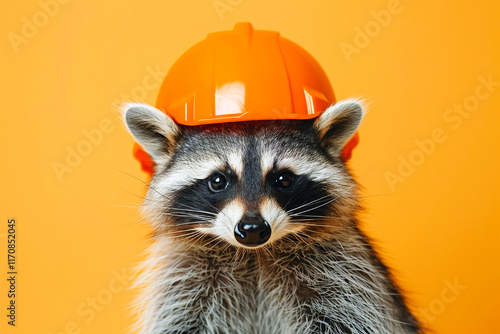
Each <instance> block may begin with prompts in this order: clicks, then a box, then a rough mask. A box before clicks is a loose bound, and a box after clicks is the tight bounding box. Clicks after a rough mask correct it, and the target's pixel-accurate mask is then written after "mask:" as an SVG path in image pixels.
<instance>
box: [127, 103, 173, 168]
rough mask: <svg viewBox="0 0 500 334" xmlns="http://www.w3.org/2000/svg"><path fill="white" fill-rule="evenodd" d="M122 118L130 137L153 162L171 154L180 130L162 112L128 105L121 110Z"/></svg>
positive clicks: (131, 104)
mask: <svg viewBox="0 0 500 334" xmlns="http://www.w3.org/2000/svg"><path fill="white" fill-rule="evenodd" d="M123 118H124V120H125V125H126V126H127V128H128V130H129V131H130V133H131V134H132V136H134V138H135V140H136V141H137V142H138V143H139V145H141V146H142V148H143V149H144V150H145V151H146V152H147V153H148V154H149V155H150V156H151V158H152V159H153V161H155V162H157V160H158V158H160V157H161V156H164V155H167V156H169V155H171V154H172V152H173V151H174V149H175V146H176V144H177V137H178V135H179V133H180V130H179V127H178V126H177V124H176V123H175V122H174V121H173V120H172V119H171V118H170V117H168V116H167V115H166V114H165V113H164V112H162V111H160V110H158V109H156V108H154V107H151V106H149V105H147V104H137V103H129V104H126V105H125V108H124V109H123Z"/></svg>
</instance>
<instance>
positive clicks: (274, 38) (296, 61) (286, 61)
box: [134, 23, 357, 174]
mask: <svg viewBox="0 0 500 334" xmlns="http://www.w3.org/2000/svg"><path fill="white" fill-rule="evenodd" d="M333 103H335V95H334V93H333V89H332V86H331V84H330V81H329V80H328V77H327V75H326V73H325V72H324V70H323V69H322V68H321V66H320V65H319V63H318V62H317V61H316V60H315V59H314V58H313V56H311V55H310V54H309V53H308V52H307V51H306V50H304V49H303V48H302V47H300V46H299V45H297V44H296V43H294V42H292V41H290V40H288V39H286V38H283V37H281V36H280V34H279V33H278V32H276V31H267V30H254V29H253V27H252V25H251V24H250V23H237V24H236V25H235V26H234V29H233V30H229V31H221V32H216V33H211V34H208V35H207V38H206V39H205V40H203V41H201V42H199V43H197V44H196V45H194V46H193V47H191V48H190V49H189V50H187V51H186V52H185V53H184V54H183V55H182V56H181V57H180V58H179V59H178V60H177V61H176V62H175V63H174V64H173V66H172V67H171V68H170V70H169V71H168V73H167V75H166V77H165V79H164V81H163V83H162V85H161V88H160V91H159V93H158V98H157V100H156V108H158V109H160V110H162V111H163V112H165V113H167V114H168V115H169V116H170V117H171V118H172V119H173V120H174V121H175V122H177V123H178V124H182V125H188V126H196V125H202V124H214V123H225V122H239V121H255V120H272V119H310V118H314V117H317V116H319V114H320V113H321V112H322V111H323V110H325V109H326V108H327V107H328V106H329V105H331V104H333ZM355 139H356V141H355V142H356V143H357V135H356V136H355ZM347 146H352V142H351V145H346V147H347ZM354 146H355V145H354ZM351 150H352V147H351V149H350V150H349V152H348V154H344V153H343V157H344V158H348V157H349V156H350V151H351ZM134 156H135V157H136V159H138V160H139V161H140V162H141V165H142V169H143V170H144V171H146V172H148V173H150V174H152V173H153V168H154V164H153V163H152V161H151V160H150V158H149V156H148V155H147V153H145V152H144V151H143V150H142V148H141V147H140V146H139V145H137V144H136V145H135V146H134Z"/></svg>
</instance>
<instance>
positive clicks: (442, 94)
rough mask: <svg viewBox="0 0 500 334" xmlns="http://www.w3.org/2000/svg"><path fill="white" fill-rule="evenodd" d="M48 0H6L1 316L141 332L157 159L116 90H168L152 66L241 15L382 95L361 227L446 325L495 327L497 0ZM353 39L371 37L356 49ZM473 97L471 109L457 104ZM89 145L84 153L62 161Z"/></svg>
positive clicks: (364, 152)
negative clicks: (139, 268)
mask: <svg viewBox="0 0 500 334" xmlns="http://www.w3.org/2000/svg"><path fill="white" fill-rule="evenodd" d="M61 1H62V0H61ZM45 3H47V4H53V3H54V0H42V1H40V2H38V1H35V0H29V1H27V0H25V1H16V2H9V3H8V4H7V3H4V8H3V10H2V12H3V13H4V14H3V15H2V16H3V17H2V20H1V23H0V36H3V37H2V38H1V39H0V46H1V50H2V52H1V55H0V57H1V61H0V66H1V68H2V71H1V73H2V76H1V79H0V83H1V85H2V86H1V87H0V88H1V89H0V94H1V102H2V104H3V107H2V111H1V115H2V120H1V121H0V140H1V141H0V142H1V143H2V149H1V152H2V160H1V164H0V166H1V167H0V168H1V173H0V180H1V192H0V217H1V222H2V223H1V224H0V237H1V245H0V254H1V255H0V259H2V260H1V264H0V268H1V275H0V278H1V279H0V296H2V297H1V298H0V303H1V304H0V309H1V310H2V311H1V315H2V316H1V318H0V319H2V320H1V321H0V331H1V332H2V333H42V334H49V333H52V334H56V333H58V334H59V333H94V334H98V333H109V332H112V333H125V332H126V330H127V328H128V326H130V325H131V324H132V317H131V316H130V315H129V313H128V309H127V307H128V305H129V303H130V302H131V301H132V300H133V297H134V295H135V292H134V291H133V290H128V289H125V288H127V287H128V286H129V285H130V284H129V280H128V276H127V275H122V274H124V273H125V274H126V273H127V272H128V271H127V269H128V268H132V267H133V266H134V265H135V264H136V263H137V262H138V261H140V260H141V259H142V252H143V250H144V249H145V247H146V245H147V241H146V235H147V232H148V229H147V226H146V225H144V224H141V223H138V222H137V220H138V218H139V216H138V213H137V206H138V205H139V203H140V201H141V200H140V197H141V196H142V195H143V193H144V185H143V184H142V182H141V181H142V180H145V178H146V177H145V175H144V174H143V173H141V172H140V170H139V167H138V164H137V163H136V162H135V161H134V160H133V158H132V155H131V147H132V139H131V137H130V136H129V135H128V134H127V133H126V132H125V130H124V127H123V125H122V124H121V121H120V119H119V116H118V113H117V109H116V107H115V104H117V103H120V101H130V100H134V99H135V100H139V101H143V102H146V103H150V104H153V103H154V101H155V97H156V93H157V90H158V82H157V80H156V81H155V80H154V78H155V77H154V76H153V75H152V74H151V73H150V72H158V69H160V72H166V71H167V70H168V68H169V67H170V66H171V65H172V63H173V62H174V61H175V60H176V59H177V57H178V56H180V55H181V54H182V52H184V51H185V50H186V49H187V48H188V47H190V46H191V45H193V44H194V43H196V42H198V41H199V40H201V39H203V38H204V37H205V35H206V34H207V33H209V32H213V31H218V30H226V29H231V28H232V27H233V25H234V23H236V22H239V21H250V22H252V23H253V25H254V27H255V28H256V29H269V30H277V31H280V32H281V33H282V35H283V36H285V37H287V38H290V39H291V40H293V41H295V42H297V43H298V44H300V45H302V46H303V47H304V48H305V49H307V50H308V51H309V52H310V53H311V54H313V55H314V56H315V57H316V58H317V59H318V61H319V62H320V63H321V64H322V65H323V67H324V69H325V71H326V72H327V73H328V75H329V77H330V79H331V81H332V84H333V86H334V89H335V92H336V95H337V98H338V99H343V98H347V97H353V96H354V97H356V96H361V97H363V98H364V99H365V100H366V101H367V102H369V103H370V106H369V108H368V114H367V116H366V118H365V120H364V122H363V124H362V127H361V130H360V133H361V144H360V146H359V147H358V148H357V149H356V151H355V152H354V158H353V160H352V163H351V165H352V168H353V171H354V173H355V174H356V175H357V176H358V179H359V180H360V182H361V183H362V184H363V186H364V191H363V195H364V202H365V205H366V207H367V212H366V214H364V221H365V223H364V225H363V228H364V230H365V231H367V233H368V234H369V235H370V236H372V237H373V238H374V239H375V240H376V242H377V245H378V249H379V250H380V251H381V253H382V254H383V257H384V259H385V260H386V261H387V263H388V264H389V265H390V266H391V267H392V268H393V269H394V271H395V273H396V276H397V278H398V281H399V282H400V283H401V285H402V286H403V288H404V289H405V290H406V291H408V293H407V296H408V297H409V299H410V301H411V305H412V306H413V307H414V309H415V310H416V313H417V314H418V315H419V317H420V319H422V320H423V321H424V322H425V323H426V324H428V326H429V327H430V328H431V329H433V330H434V331H435V332H436V333H454V334H457V333H494V332H498V321H497V319H498V316H499V310H500V307H499V306H500V305H499V300H500V296H499V289H498V282H500V274H499V263H498V258H499V255H500V249H499V244H500V243H499V241H500V231H499V225H498V221H499V215H498V204H499V202H498V170H499V169H500V166H499V159H498V155H497V153H498V142H499V138H498V137H499V136H498V133H499V131H498V124H499V121H500V119H499V116H498V115H499V111H498V110H499V107H500V103H499V102H500V86H499V85H496V86H492V87H486V86H484V84H481V81H480V80H481V79H479V78H484V79H486V80H487V79H488V78H489V77H491V80H493V81H494V82H497V83H498V82H499V81H500V71H499V59H500V58H499V53H498V51H499V48H500V39H499V36H500V29H499V28H500V25H499V21H500V17H499V16H500V15H499V13H500V6H499V2H498V1H494V0H492V1H465V0H464V1H427V0H418V1H407V0H401V1H400V2H399V5H397V6H395V7H394V6H393V5H391V4H390V2H389V1H348V0H343V1H339V0H334V1H300V2H299V1H255V0H252V1H250V0H231V1H230V0H220V1H219V0H216V1H213V0H203V1H185V0H183V1H180V0H178V1H166V0H165V1H144V0H142V1H138V0H137V1H117V0H115V1H97V0H96V1H69V2H68V3H67V4H59V5H58V7H55V6H54V5H51V6H48V7H47V6H44V5H43V4H45ZM223 4H226V5H225V7H224V8H225V10H226V11H225V12H222V13H218V12H217V10H216V9H215V7H214V6H217V5H219V6H223ZM44 7H45V9H44ZM393 7H394V8H395V10H393V9H394V8H393ZM221 8H222V7H221ZM389 9H391V10H393V12H394V13H393V14H391V16H390V17H387V16H386V17H385V21H383V23H384V24H383V25H381V24H380V23H377V21H376V19H375V17H376V16H378V17H379V20H380V19H381V16H380V15H381V14H379V15H378V14H377V13H380V11H382V10H385V11H388V10H389ZM221 10H222V9H221ZM44 12H49V13H50V14H51V16H49V15H48V14H43V13H44ZM382 13H384V12H382ZM219 14H220V15H219ZM44 18H45V20H44ZM382 18H384V17H383V16H382ZM27 22H28V23H27ZM29 22H31V23H36V24H37V25H38V27H37V26H35V27H34V29H31V30H30V29H28V28H27V27H26V26H27V25H29V24H30V23H29ZM32 28H33V27H32ZM365 29H368V33H369V35H370V36H368V37H365V38H364V39H363V38H362V37H360V32H359V31H364V30H365ZM370 29H371V30H370ZM13 36H14V37H13ZM16 36H17V37H16ZM12 38H18V39H17V41H19V40H20V39H19V38H25V39H21V40H22V42H19V43H21V44H19V45H15V44H12V42H11V39H12ZM346 45H350V46H351V51H352V50H353V49H352V48H356V51H355V52H354V51H353V52H354V53H352V54H351V55H346V54H345V53H344V52H343V51H342V48H346ZM16 51H17V52H16ZM478 86H479V88H477V87H478ZM476 88H477V89H478V91H477V92H478V94H480V97H481V98H480V99H478V98H475V97H474V96H475V94H476ZM488 88H489V89H490V90H488ZM464 103H465V104H466V106H467V108H468V109H470V110H471V112H470V114H469V115H468V116H467V117H464V116H457V115H458V114H449V111H448V110H449V109H450V108H453V107H454V105H456V106H460V105H463V104H464ZM452 116H453V117H454V118H453V120H451V119H448V121H447V120H446V119H445V118H446V117H448V118H449V117H452ZM459 122H460V123H459ZM436 129H438V130H436ZM439 129H441V130H439ZM436 131H437V132H438V134H439V136H438V138H435V139H432V140H434V148H432V146H433V145H432V144H430V142H429V141H430V140H431V138H433V137H432V133H433V132H436ZM439 132H440V133H439ZM89 133H90V134H91V135H92V134H93V136H94V137H92V138H93V140H94V143H93V144H92V143H91V144H90V146H89V141H88V140H87V139H86V138H87V137H86V134H87V135H88V134H89ZM416 141H420V142H424V143H426V144H427V146H426V150H427V151H428V152H427V154H425V153H421V152H422V149H420V148H419V146H418V145H417V144H416ZM77 149H78V150H80V151H81V152H84V153H85V156H82V157H81V159H80V160H79V159H78V158H75V157H73V160H70V161H69V163H70V164H71V167H67V169H66V170H65V171H64V172H63V173H62V174H61V173H59V174H57V173H56V172H55V170H54V166H55V165H56V166H59V167H61V165H63V164H64V165H68V162H67V161H66V159H67V155H68V150H77ZM419 152H420V153H419ZM401 159H403V160H406V161H408V160H411V161H413V163H415V164H416V165H417V166H414V167H413V168H410V169H409V170H408V168H409V167H408V166H406V168H407V170H401V171H400V172H401V174H404V177H403V176H400V177H401V179H399V181H400V182H398V181H395V182H396V183H395V184H393V185H392V186H391V185H390V182H388V180H387V177H388V176H387V175H388V173H394V174H397V173H398V168H399V169H401V168H403V167H401V166H400V165H401V161H402V160H401ZM58 163H59V164H60V165H58ZM403 181H404V182H403ZM10 217H15V218H16V219H17V228H18V253H17V255H18V259H17V261H18V262H17V265H18V268H17V269H18V271H19V275H18V282H17V283H18V286H17V289H18V299H17V305H18V309H17V311H18V318H17V326H16V327H15V328H12V327H10V326H7V325H6V322H7V319H6V317H5V314H6V311H5V308H6V307H7V299H6V291H7V290H8V289H7V285H6V279H5V276H6V273H5V272H6V262H5V257H6V249H7V248H6V247H7V246H6V244H5V241H6V233H7V227H6V225H7V219H8V218H10ZM4 275H5V276H4ZM117 277H119V278H117ZM453 284H455V285H458V287H457V286H455V288H454V289H451V290H450V288H449V285H453ZM92 305H93V306H92ZM277 321H279V320H277Z"/></svg>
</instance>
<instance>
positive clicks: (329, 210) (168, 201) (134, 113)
mask: <svg viewBox="0 0 500 334" xmlns="http://www.w3.org/2000/svg"><path fill="white" fill-rule="evenodd" d="M362 114H363V112H362V108H361V105H360V104H359V103H358V102H357V101H355V100H346V101H343V102H339V103H337V104H335V105H334V106H332V107H330V108H328V109H327V110H326V111H324V112H323V113H322V114H321V115H320V116H319V117H318V118H317V119H313V120H307V121H254V122H234V123H224V124H214V125H208V126H196V127H187V126H180V125H177V124H176V123H175V122H174V121H173V120H172V119H170V118H169V117H168V116H166V115H165V114H164V113H163V112H161V111H159V110H157V109H155V108H153V107H150V106H147V105H139V104H130V105H127V107H126V110H125V120H126V124H127V127H128V128H129V130H130V132H131V133H132V135H133V136H134V137H135V139H136V140H137V141H138V143H139V144H140V145H141V146H142V147H143V148H144V149H145V150H146V152H147V153H148V154H149V155H150V156H151V158H152V160H153V161H154V163H155V174H154V176H153V178H152V180H151V183H150V187H149V189H148V193H147V195H146V198H145V202H144V209H145V213H146V215H147V216H148V218H149V219H150V221H151V222H152V223H153V225H154V226H155V228H156V233H157V234H158V235H159V236H167V237H168V236H171V237H172V238H178V239H181V240H182V241H186V242H193V243H194V242H198V243H199V242H207V240H219V241H220V240H223V241H225V243H223V244H226V245H227V244H230V245H233V246H237V247H244V248H257V247H262V246H265V245H270V244H272V243H273V242H275V241H276V240H279V239H284V238H285V237H289V238H296V239H301V238H302V239H303V238H306V237H308V236H309V237H313V238H316V239H317V238H320V237H321V236H327V235H331V233H335V230H336V229H339V228H342V227H344V226H346V225H347V224H350V223H351V219H352V216H353V214H354V212H355V210H356V209H357V201H356V184H355V182H354V181H353V180H352V178H351V176H350V175H349V173H348V171H347V169H346V167H345V165H344V162H343V161H342V159H341V158H340V153H341V151H342V148H343V147H344V145H345V143H346V142H347V140H348V139H349V138H350V137H351V136H352V135H353V134H354V132H355V131H356V129H357V127H358V125H359V123H360V121H361V118H362Z"/></svg>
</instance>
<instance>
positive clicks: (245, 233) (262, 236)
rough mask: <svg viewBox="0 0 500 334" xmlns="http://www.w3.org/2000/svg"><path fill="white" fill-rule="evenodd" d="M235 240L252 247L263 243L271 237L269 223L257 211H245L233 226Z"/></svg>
mask: <svg viewBox="0 0 500 334" xmlns="http://www.w3.org/2000/svg"><path fill="white" fill-rule="evenodd" d="M234 236H235V237H236V240H237V241H238V242H239V243H240V244H243V245H245V246H248V247H252V246H258V245H262V244H263V243H265V242H266V241H267V240H269V238H270V237H271V225H269V223H268V222H267V221H265V220H264V219H263V218H262V216H261V215H259V214H257V213H247V214H245V215H244V216H243V218H242V219H241V220H240V221H239V222H238V224H236V226H235V228H234Z"/></svg>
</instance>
